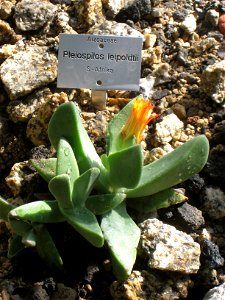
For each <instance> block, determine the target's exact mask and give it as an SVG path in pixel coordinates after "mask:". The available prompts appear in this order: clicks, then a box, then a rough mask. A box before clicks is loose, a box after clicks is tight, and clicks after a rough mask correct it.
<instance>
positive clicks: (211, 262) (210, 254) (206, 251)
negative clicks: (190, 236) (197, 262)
mask: <svg viewBox="0 0 225 300" xmlns="http://www.w3.org/2000/svg"><path fill="white" fill-rule="evenodd" d="M201 248H202V264H205V265H206V266H208V267H209V268H211V269H213V268H218V267H221V266H223V264H224V259H223V257H222V256H221V255H220V251H219V247H218V246H217V245H216V244H215V243H213V242H212V241H210V240H204V241H203V242H202V245H201Z"/></svg>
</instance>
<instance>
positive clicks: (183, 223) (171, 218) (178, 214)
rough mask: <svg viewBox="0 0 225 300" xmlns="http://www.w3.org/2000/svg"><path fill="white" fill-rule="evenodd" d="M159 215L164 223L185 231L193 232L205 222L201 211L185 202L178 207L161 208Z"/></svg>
mask: <svg viewBox="0 0 225 300" xmlns="http://www.w3.org/2000/svg"><path fill="white" fill-rule="evenodd" d="M159 215H160V217H161V219H163V220H164V221H165V222H166V223H169V224H170V225H173V226H175V227H176V228H177V229H178V230H182V231H184V232H187V233H190V232H193V231H195V230H197V229H199V228H200V227H202V226H204V224H205V220H204V218H203V216H202V212H201V211H200V210H199V209H197V208H196V207H194V206H192V205H190V204H188V203H186V202H185V203H183V204H182V205H180V206H178V207H169V208H167V209H166V210H162V211H161V212H159Z"/></svg>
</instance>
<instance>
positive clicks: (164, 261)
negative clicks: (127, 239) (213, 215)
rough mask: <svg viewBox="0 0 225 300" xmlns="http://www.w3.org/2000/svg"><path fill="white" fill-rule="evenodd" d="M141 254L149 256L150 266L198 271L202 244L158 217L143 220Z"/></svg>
mask: <svg viewBox="0 0 225 300" xmlns="http://www.w3.org/2000/svg"><path fill="white" fill-rule="evenodd" d="M139 226H140V228H141V239H140V244H139V254H140V255H143V256H144V257H146V258H148V265H149V267H150V268H155V269H159V270H166V271H177V272H181V273H185V274H191V273H197V272H198V269H199V267H200V261H199V258H200V245H199V244H198V243H196V242H194V240H193V238H192V237H191V236H190V235H188V234H186V233H184V232H182V231H179V230H177V229H176V228H175V227H173V226H170V225H167V224H164V223H163V222H161V221H159V220H157V219H148V220H145V221H144V222H142V223H141V224H140V225H139Z"/></svg>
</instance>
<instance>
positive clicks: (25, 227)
mask: <svg viewBox="0 0 225 300" xmlns="http://www.w3.org/2000/svg"><path fill="white" fill-rule="evenodd" d="M143 101H144V100H142V99H139V98H136V99H134V100H133V101H131V102H130V103H128V104H127V105H126V106H125V107H124V108H123V109H122V110H121V111H120V112H119V113H118V114H117V115H116V116H115V117H114V118H113V119H112V121H111V122H110V123H109V126H108V131H107V153H106V154H103V155H102V156H101V157H99V155H98V154H97V152H96V150H95V148H94V145H93V144H92V142H91V140H90V138H89V136H88V134H87V132H86V130H85V129H84V127H83V125H82V121H81V118H80V114H79V110H78V108H77V106H76V104H74V103H72V102H69V103H65V104H62V105H60V106H59V108H58V109H57V110H56V112H55V113H54V114H53V116H52V118H51V120H50V123H49V128H48V134H49V139H50V141H51V144H52V146H53V147H54V148H55V149H56V150H57V158H49V159H40V160H33V161H32V164H33V166H34V167H35V169H36V170H37V171H38V172H39V174H40V175H41V176H42V177H43V178H44V179H45V180H46V181H47V182H48V186H49V190H50V192H51V193H52V195H53V196H54V197H55V200H52V201H45V200H43V201H36V202H31V203H28V204H24V205H22V206H19V207H14V206H12V205H10V204H9V203H8V202H7V201H5V200H4V199H2V198H0V218H3V219H5V220H7V221H9V223H10V224H11V227H12V230H13V232H14V233H15V236H14V238H13V239H12V241H11V243H10V247H9V256H13V255H15V254H17V253H18V252H19V251H20V250H21V249H22V248H23V246H26V247H27V246H31V247H36V248H37V251H38V252H39V254H40V256H41V257H42V258H43V259H45V260H46V261H47V262H48V263H49V264H50V265H52V266H57V267H58V268H62V266H63V264H62V259H61V257H60V255H59V253H58V251H57V249H56V247H55V245H54V242H53V240H52V238H51V236H50V235H49V233H48V231H47V229H46V226H45V223H56V222H68V223H69V224H70V225H71V226H72V227H73V228H74V229H75V230H76V231H77V232H79V233H80V234H81V235H82V236H83V237H84V238H85V239H87V240H88V241H89V242H90V243H91V244H92V245H94V246H96V247H102V246H103V245H104V244H106V245H107V246H108V248H109V250H110V254H111V260H112V265H113V270H114V274H115V276H116V277H117V279H119V280H124V279H126V278H127V276H128V275H129V274H130V272H131V271H132V268H133V265H134V262H135V259H136V249H137V246H138V243H139V239H140V229H139V228H138V226H137V225H136V224H135V222H134V221H133V220H132V218H131V217H130V216H129V214H128V212H127V209H126V205H128V206H130V207H132V208H134V209H137V210H139V211H141V212H149V211H152V210H156V209H158V208H162V207H168V206H170V205H172V204H175V203H179V202H182V201H184V200H185V199H186V197H185V196H184V195H182V194H181V193H179V191H177V190H175V189H173V188H172V187H173V186H174V185H176V184H178V183H180V182H182V181H184V180H186V179H188V178H190V177H191V176H193V175H194V174H195V173H197V172H199V171H200V170H201V169H202V167H203V166H204V165H205V163H206V161H207V157H208V151H209V145H208V141H207V139H206V137H205V136H203V135H201V136H198V137H196V138H194V139H192V140H191V141H188V142H186V143H185V144H184V145H182V146H180V147H179V148H177V149H176V150H174V151H173V152H172V153H170V154H168V155H166V156H164V157H163V158H161V159H159V160H157V161H155V162H153V163H151V164H148V165H145V166H144V165H143V153H142V149H141V146H140V144H137V141H140V137H141V133H142V132H141V131H142V130H143V128H144V126H145V125H146V124H147V123H148V121H149V120H151V119H153V118H155V117H157V115H156V114H153V113H152V110H153V106H152V105H151V104H149V103H147V104H146V103H145V102H143ZM126 122H128V123H126ZM140 128H141V129H140ZM49 253H51V254H49Z"/></svg>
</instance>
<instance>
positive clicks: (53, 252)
mask: <svg viewBox="0 0 225 300" xmlns="http://www.w3.org/2000/svg"><path fill="white" fill-rule="evenodd" d="M34 229H35V233H36V240H37V245H36V249H37V252H38V254H39V255H40V257H41V258H42V259H43V261H44V262H45V263H46V264H47V265H48V266H49V267H50V268H54V269H58V270H62V269H63V261H62V258H61V256H60V254H59V252H58V250H57V248H56V246H55V243H54V242H53V240H52V237H51V235H50V234H49V232H48V230H47V228H46V227H45V226H44V225H42V224H35V225H34Z"/></svg>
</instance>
